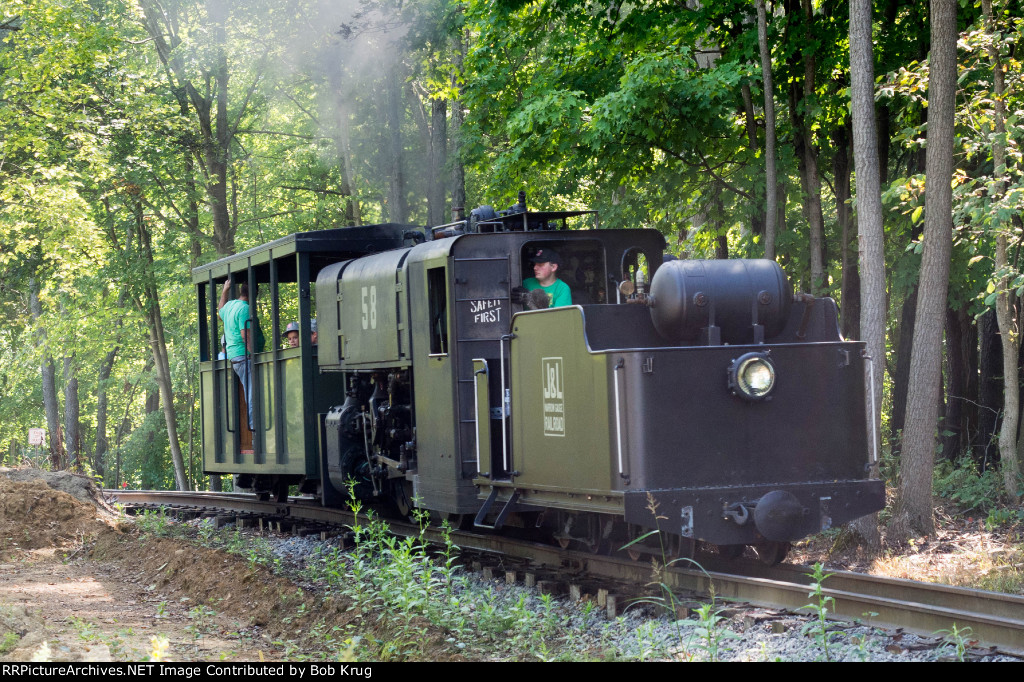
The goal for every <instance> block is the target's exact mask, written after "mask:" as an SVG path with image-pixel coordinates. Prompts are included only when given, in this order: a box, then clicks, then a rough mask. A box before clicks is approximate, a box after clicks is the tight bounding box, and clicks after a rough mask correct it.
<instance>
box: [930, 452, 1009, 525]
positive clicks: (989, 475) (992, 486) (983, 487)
mask: <svg viewBox="0 0 1024 682" xmlns="http://www.w3.org/2000/svg"><path fill="white" fill-rule="evenodd" d="M934 480H935V483H934V490H935V494H936V495H939V496H940V497H945V498H947V499H950V500H953V501H954V502H956V503H957V505H959V506H960V507H961V508H962V509H963V510H964V511H975V510H976V511H980V512H988V511H989V510H991V509H993V508H995V507H996V505H998V504H999V501H1000V497H1001V495H1002V489H1003V480H1002V476H1001V475H1000V474H999V472H998V471H996V470H994V469H986V470H985V471H983V472H979V471H978V465H977V463H976V462H975V461H974V460H973V459H971V458H969V457H964V458H963V459H961V460H960V461H958V462H956V463H955V464H950V463H949V462H946V461H943V462H940V463H939V465H938V467H937V468H936V471H935V479H934Z"/></svg>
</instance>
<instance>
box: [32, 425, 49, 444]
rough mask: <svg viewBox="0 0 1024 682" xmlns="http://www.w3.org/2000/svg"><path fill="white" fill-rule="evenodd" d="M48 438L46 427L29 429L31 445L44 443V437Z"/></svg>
mask: <svg viewBox="0 0 1024 682" xmlns="http://www.w3.org/2000/svg"><path fill="white" fill-rule="evenodd" d="M45 438H46V429H29V430H28V444H29V445H42V444H43V439H45Z"/></svg>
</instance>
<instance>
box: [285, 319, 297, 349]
mask: <svg viewBox="0 0 1024 682" xmlns="http://www.w3.org/2000/svg"><path fill="white" fill-rule="evenodd" d="M281 339H282V340H283V341H284V342H285V343H287V344H288V347H289V348H298V347H299V323H298V322H289V323H288V326H287V327H285V328H284V333H283V334H281Z"/></svg>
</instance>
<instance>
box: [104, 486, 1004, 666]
mask: <svg viewBox="0 0 1024 682" xmlns="http://www.w3.org/2000/svg"><path fill="white" fill-rule="evenodd" d="M104 494H105V496H106V497H107V498H108V499H109V500H110V501H112V502H119V503H122V504H126V505H134V506H151V507H160V506H164V507H168V508H178V509H186V510H206V511H207V513H217V514H224V515H231V514H234V515H239V516H252V517H257V516H261V517H269V518H278V519H280V518H287V519H289V520H290V521H291V522H294V523H300V524H302V523H306V524H322V525H324V526H345V525H348V524H351V523H353V522H354V520H355V519H354V517H353V514H352V513H351V512H347V511H344V510H339V509H327V508H324V507H321V506H319V504H317V503H316V502H315V501H314V500H311V499H304V498H290V499H289V500H288V501H287V502H272V501H259V500H257V499H256V498H255V497H254V496H253V495H249V494H243V493H190V492H174V491H124V490H105V491H104ZM389 525H390V526H391V529H392V531H393V532H395V533H397V534H401V535H408V534H415V533H419V532H420V529H419V527H418V526H417V525H415V524H411V523H408V522H402V521H400V520H398V521H396V520H389ZM426 536H427V539H428V540H431V541H440V540H441V534H440V532H439V531H437V530H436V529H434V528H433V527H431V528H428V529H427V531H426ZM452 540H453V542H454V543H455V544H456V545H458V546H459V547H461V548H462V549H464V550H474V551H478V552H485V553H496V554H501V555H503V556H507V557H515V558H518V559H523V560H528V561H531V562H534V563H536V564H540V565H542V566H546V567H551V568H556V569H561V570H565V569H570V570H571V571H573V572H574V573H575V574H577V575H581V574H587V575H590V576H594V577H601V578H606V579H612V580H621V581H626V582H630V583H634V584H644V583H646V582H648V581H649V580H650V576H651V566H650V563H649V562H648V561H644V560H641V561H634V560H631V559H629V558H625V557H618V556H601V555H594V554H588V553H585V552H576V551H570V550H566V549H561V548H559V547H557V546H553V545H547V544H543V543H539V542H529V541H524V540H520V539H514V538H509V537H506V536H501V535H490V534H483V533H476V532H468V531H457V532H454V533H452ZM698 558H699V560H700V562H701V564H702V568H703V570H700V569H697V568H688V567H683V566H682V564H686V565H687V566H692V565H691V564H688V563H687V562H677V564H675V565H674V566H672V567H671V568H669V569H668V570H665V571H663V574H662V575H661V581H662V582H664V583H665V584H666V585H668V586H669V587H671V588H673V589H675V590H681V591H685V592H689V593H693V594H697V595H707V594H710V592H711V588H712V584H713V587H714V594H715V595H716V596H717V597H719V598H722V599H725V600H730V601H736V602H747V603H750V604H754V605H759V606H766V607H773V608H780V609H785V610H788V611H798V610H801V609H803V608H804V607H806V606H807V605H808V603H809V602H810V601H811V598H810V597H809V596H808V591H809V589H810V585H811V583H812V582H813V578H812V577H811V576H810V575H809V574H808V572H807V571H808V569H807V567H801V566H792V565H782V566H775V567H772V568H768V567H765V566H763V565H761V564H758V563H757V562H753V561H743V560H724V559H723V558H721V557H717V556H713V555H709V556H700V557H698ZM822 585H823V593H824V595H825V596H828V597H832V599H834V600H835V601H834V604H831V605H830V613H831V614H832V615H833V616H835V617H837V618H841V619H844V620H861V621H865V622H869V623H870V624H871V625H876V626H879V627H884V628H903V629H905V630H907V631H910V632H915V633H918V634H923V635H931V634H934V633H936V632H938V631H942V630H950V629H951V628H952V627H953V626H954V624H955V625H956V627H957V628H958V629H959V630H961V631H963V630H964V629H965V628H968V627H969V628H970V636H969V639H972V640H977V641H978V643H979V646H987V647H994V648H995V649H996V650H997V651H999V652H1002V653H1008V654H1013V655H1016V656H1021V657H1024V597H1021V596H1017V595H1008V594H1001V593H997V592H986V591H984V590H975V589H969V588H963V587H952V586H949V585H938V584H934V583H921V582H916V581H912V580H903V579H897V578H884V577H879V576H872V575H865V574H862V573H852V572H848V571H837V572H834V573H831V574H829V577H828V578H827V579H826V580H825V581H823V583H822Z"/></svg>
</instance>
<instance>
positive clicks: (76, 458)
mask: <svg viewBox="0 0 1024 682" xmlns="http://www.w3.org/2000/svg"><path fill="white" fill-rule="evenodd" d="M79 412H80V407H79V402H78V375H77V374H76V367H75V354H74V353H72V354H71V355H65V356H64V447H65V450H66V451H67V456H68V468H70V469H73V470H75V471H81V470H82V460H81V457H82V430H81V425H80V422H79Z"/></svg>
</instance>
